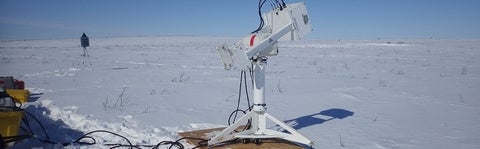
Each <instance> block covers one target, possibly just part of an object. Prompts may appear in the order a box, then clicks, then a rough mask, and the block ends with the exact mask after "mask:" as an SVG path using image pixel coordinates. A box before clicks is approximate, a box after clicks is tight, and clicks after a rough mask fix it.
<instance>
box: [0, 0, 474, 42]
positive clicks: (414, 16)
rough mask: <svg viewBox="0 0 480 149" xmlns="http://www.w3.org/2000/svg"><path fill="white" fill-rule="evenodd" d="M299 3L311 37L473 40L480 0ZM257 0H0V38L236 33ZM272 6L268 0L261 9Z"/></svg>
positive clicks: (251, 21) (247, 27) (250, 22)
mask: <svg viewBox="0 0 480 149" xmlns="http://www.w3.org/2000/svg"><path fill="white" fill-rule="evenodd" d="M302 1H303V2H305V3H306V6H307V9H308V13H309V18H310V20H311V24H312V27H313V32H312V33H310V34H309V35H308V37H307V38H312V39H333V40H336V39H378V38H397V39H398V38H480V27H479V26H480V1H479V0H285V2H286V3H295V2H302ZM257 6H258V0H0V40H23V39H57V38H79V37H80V36H81V35H82V33H83V32H85V33H87V35H89V36H90V37H92V36H93V37H98V38H100V37H129V36H168V35H195V36H228V37H243V36H246V35H248V34H249V33H250V32H251V31H253V30H255V29H256V28H257V26H258V24H259V18H258V12H257ZM262 10H263V12H267V11H269V10H271V7H270V5H268V2H267V5H266V6H265V8H263V9H262Z"/></svg>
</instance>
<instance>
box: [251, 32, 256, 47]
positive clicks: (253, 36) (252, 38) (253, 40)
mask: <svg viewBox="0 0 480 149" xmlns="http://www.w3.org/2000/svg"><path fill="white" fill-rule="evenodd" d="M256 36H257V34H253V35H252V37H250V46H253V42H255V37H256Z"/></svg>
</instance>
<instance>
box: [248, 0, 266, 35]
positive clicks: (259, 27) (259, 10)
mask: <svg viewBox="0 0 480 149" xmlns="http://www.w3.org/2000/svg"><path fill="white" fill-rule="evenodd" d="M266 1H267V0H259V1H258V16H259V17H260V24H259V25H258V28H257V29H255V30H254V31H253V32H252V34H253V33H257V32H258V31H260V30H261V29H262V28H263V26H264V25H265V22H264V20H263V17H262V7H263V4H265V2H266Z"/></svg>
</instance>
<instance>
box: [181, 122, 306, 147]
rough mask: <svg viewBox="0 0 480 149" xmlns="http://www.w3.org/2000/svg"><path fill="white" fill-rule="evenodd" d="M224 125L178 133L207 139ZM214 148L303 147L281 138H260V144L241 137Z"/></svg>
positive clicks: (197, 143) (183, 135) (195, 144)
mask: <svg viewBox="0 0 480 149" xmlns="http://www.w3.org/2000/svg"><path fill="white" fill-rule="evenodd" d="M223 129H225V127H222V128H212V129H202V130H195V131H188V132H180V133H178V134H179V135H180V136H181V137H192V138H202V139H208V137H211V136H209V134H211V133H212V132H215V131H218V132H220V131H222V130H223ZM186 140H187V142H188V143H190V144H192V145H194V146H198V145H199V142H200V140H195V139H186ZM212 148H214V149H224V148H229V149H302V148H303V147H301V146H299V145H297V144H294V143H292V142H290V141H287V140H283V139H264V140H262V143H261V144H255V143H253V142H252V143H247V144H244V143H242V140H241V139H238V140H236V141H233V142H228V143H225V144H221V145H216V146H213V147H212ZM199 149H208V147H200V148H199Z"/></svg>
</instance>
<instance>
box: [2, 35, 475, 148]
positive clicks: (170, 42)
mask: <svg viewBox="0 0 480 149" xmlns="http://www.w3.org/2000/svg"><path fill="white" fill-rule="evenodd" d="M237 40H239V38H220V37H187V36H180V37H132V38H91V39H90V41H91V43H90V45H91V46H90V47H88V52H89V54H90V57H89V58H85V57H81V56H80V55H81V54H82V48H81V47H80V41H79V39H60V40H29V41H1V42H0V58H1V59H0V70H1V71H0V76H14V77H15V78H17V79H21V80H24V81H25V82H26V87H27V88H28V89H29V90H30V91H31V92H32V97H31V99H30V101H31V103H30V106H28V107H27V108H26V109H27V111H29V112H31V113H34V114H35V115H36V116H37V118H38V119H40V120H41V122H42V123H43V124H44V125H45V127H46V128H47V132H48V133H49V135H50V138H51V139H52V140H55V141H58V142H69V141H72V140H74V139H76V138H78V137H79V136H81V135H82V134H84V133H87V132H90V131H93V130H108V131H113V132H116V133H119V134H121V135H124V136H125V137H127V138H129V139H130V140H131V141H132V143H134V144H153V145H154V144H157V143H158V142H160V141H163V140H169V141H172V140H176V139H178V138H179V136H177V133H178V132H181V131H188V130H196V129H203V128H214V127H219V126H226V125H227V119H228V116H229V114H230V113H231V112H232V111H233V110H235V107H236V105H237V98H238V83H239V77H240V72H239V71H235V70H234V71H226V70H224V69H223V67H222V66H223V64H221V62H220V60H219V58H218V56H217V54H216V52H215V47H216V46H218V45H220V44H222V43H227V44H233V43H234V42H236V41H237ZM268 62H269V63H268V66H267V76H266V77H267V78H266V87H267V89H266V103H267V105H268V106H267V107H268V112H269V113H270V114H272V115H273V116H275V117H277V118H279V119H280V120H284V121H285V122H287V123H288V124H289V125H291V126H292V127H294V128H295V129H297V130H298V131H299V132H300V133H302V134H304V135H305V136H306V137H308V138H310V139H312V140H313V141H314V143H315V145H314V148H330V149H331V148H368V149H383V148H401V149H404V148H414V149H427V148H428V149H437V148H462V149H463V148H465V149H474V148H480V125H479V123H480V98H479V97H480V40H474V39H468V40H459V39H458V40H435V39H423V40H412V39H409V40H362V41H360V40H355V41H353V40H352V41H343V40H342V41H323V40H306V41H300V42H282V43H281V44H280V53H279V55H278V56H276V57H271V58H270V59H269V61H268ZM250 88H251V87H250ZM243 97H245V96H244V95H243ZM241 105H242V107H241V108H242V109H245V108H246V102H245V99H244V98H243V99H242V102H241ZM271 127H272V128H274V127H275V126H271ZM34 128H36V132H38V135H39V136H44V135H43V133H42V131H41V129H40V128H39V127H38V126H34ZM94 136H97V137H96V140H97V142H98V143H99V144H98V145H94V146H80V145H72V146H68V147H67V148H106V146H104V145H102V144H103V143H125V142H124V141H123V139H121V138H119V137H115V136H112V135H108V134H96V135H94ZM31 147H45V148H52V147H58V148H60V147H61V146H60V145H51V144H44V143H41V142H39V141H36V140H35V139H28V140H25V141H22V142H18V143H17V144H16V145H15V146H13V147H12V148H31ZM163 147H165V148H166V146H163ZM190 147H191V146H190Z"/></svg>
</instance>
